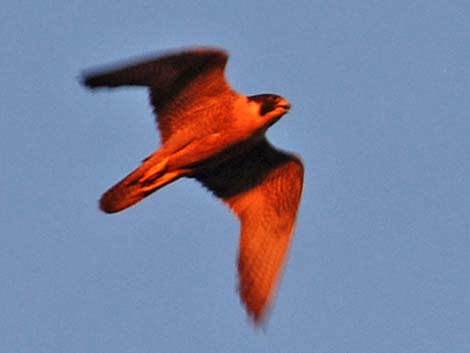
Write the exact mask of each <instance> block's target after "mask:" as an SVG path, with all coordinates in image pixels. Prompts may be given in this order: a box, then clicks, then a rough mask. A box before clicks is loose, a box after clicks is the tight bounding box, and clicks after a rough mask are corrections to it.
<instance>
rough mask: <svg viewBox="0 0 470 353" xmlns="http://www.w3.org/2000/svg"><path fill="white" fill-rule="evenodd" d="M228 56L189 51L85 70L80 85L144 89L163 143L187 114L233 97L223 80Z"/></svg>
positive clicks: (230, 89) (206, 50) (182, 123)
mask: <svg viewBox="0 0 470 353" xmlns="http://www.w3.org/2000/svg"><path fill="white" fill-rule="evenodd" d="M227 60H228V55H227V53H226V52H225V51H223V50H219V49H209V48H201V49H192V50H187V51H183V52H179V53H170V54H167V55H163V56H157V57H150V58H146V59H143V60H140V61H137V62H134V63H127V64H118V65H113V66H112V67H108V68H105V69H98V70H93V71H87V72H85V73H84V74H83V84H84V85H86V86H87V87H89V88H99V87H109V88H112V87H118V86H147V87H149V88H150V97H151V102H152V105H153V107H154V111H155V113H156V115H157V121H158V126H159V129H160V132H161V135H162V140H163V142H165V141H166V140H167V139H168V137H169V136H171V134H172V133H173V132H174V131H175V130H176V129H178V128H179V126H180V125H184V121H182V120H184V118H185V117H186V116H187V114H183V112H191V111H194V110H197V109H198V107H204V106H205V105H207V102H208V101H210V100H211V99H212V98H213V97H220V96H221V95H224V94H233V90H232V88H231V87H230V85H229V84H228V83H227V81H226V79H225V73H224V70H225V65H226V63H227Z"/></svg>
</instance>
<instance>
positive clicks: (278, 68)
mask: <svg viewBox="0 0 470 353" xmlns="http://www.w3.org/2000/svg"><path fill="white" fill-rule="evenodd" d="M200 44H202V45H212V46H220V47H223V48H226V49H227V50H228V51H229V52H230V53H231V59H230V61H229V65H228V69H227V74H228V77H229V80H230V82H231V83H232V85H233V86H234V87H235V88H236V89H237V90H239V91H240V92H244V93H246V94H257V93H264V92H275V93H278V94H281V95H283V96H285V97H287V98H288V99H289V100H290V101H291V102H292V104H293V109H292V110H291V112H290V113H289V114H288V115H286V116H285V117H284V118H283V119H282V120H280V121H279V122H278V123H277V124H276V125H274V126H273V127H272V128H271V130H270V131H269V134H268V136H269V138H270V140H271V141H272V143H273V144H274V145H276V146H278V147H280V148H283V149H286V150H290V151H294V152H296V153H299V154H300V155H301V156H302V158H303V160H304V163H305V168H306V175H305V186H304V195H303V201H302V206H301V210H300V215H299V220H298V224H297V232H296V235H295V240H294V243H293V247H292V249H291V254H290V258H289V262H288V265H287V267H286V271H285V275H284V279H283V281H282V284H281V288H280V292H279V295H278V298H277V301H276V304H275V307H274V311H273V313H272V315H271V318H270V322H269V325H268V327H267V329H266V331H264V332H263V331H260V332H259V331H255V330H253V328H252V326H251V325H250V324H249V322H248V321H247V319H246V314H245V312H244V310H243V308H242V306H241V304H240V302H239V299H238V296H237V293H236V291H235V284H236V272H235V259H236V253H237V245H238V223H237V221H236V219H235V218H234V217H233V216H232V215H231V214H230V212H229V210H228V209H227V208H226V207H224V205H223V204H222V203H221V202H219V201H218V200H216V199H215V198H213V197H212V196H211V195H210V194H209V193H208V192H207V191H206V190H204V189H203V187H201V186H200V185H198V184H197V183H196V182H194V181H191V180H182V181H178V182H177V183H175V184H173V185H170V186H168V187H166V188H165V189H162V190H161V191H159V192H158V193H156V194H154V195H153V196H152V197H151V198H149V199H147V200H145V201H144V202H142V203H140V204H139V205H137V206H136V207H133V208H131V209H129V210H127V211H126V212H123V213H120V214H117V215H112V216H109V215H105V214H103V213H101V212H99V211H98V209H97V200H98V199H99V197H100V195H101V193H102V192H104V191H105V190H106V189H107V188H108V187H109V186H111V185H112V184H113V183H114V182H115V181H117V180H119V179H120V178H121V177H122V176H124V175H126V174H127V172H129V171H130V170H132V169H134V168H135V167H136V166H137V165H138V164H139V162H140V160H141V159H142V158H144V157H146V156H147V155H148V154H149V153H151V152H152V151H153V150H154V149H155V148H156V147H157V146H158V138H157V135H156V133H155V124H154V121H153V116H152V114H151V109H150V107H149V105H148V98H147V94H146V92H145V90H142V89H135V88H134V89H122V90H118V91H113V92H100V93H97V94H93V93H91V92H89V91H86V90H85V89H83V88H82V87H81V86H80V85H79V83H78V81H77V77H78V76H79V74H80V72H81V70H83V69H87V68H90V67H93V66H96V65H100V64H105V63H109V62H113V61H115V60H119V59H125V58H127V57H132V56H135V55H140V54H146V53H149V52H153V51H158V50H165V49H169V48H178V47H182V46H192V45H200ZM0 48H1V53H2V55H0V77H1V79H2V84H1V86H0V149H1V151H2V153H1V154H0V168H1V173H0V239H1V246H0V283H1V290H0V303H1V304H0V346H1V347H2V351H5V352H19V353H29V352H34V353H42V352H44V353H55V352H57V353H59V352H60V353H64V352H67V353H75V352H77V353H78V352H87V353H94V352H96V353H98V352H100V353H101V352H114V353H124V352H240V351H247V352H296V353H301V352H318V353H330V352H331V353H333V352H334V353H337V352H338V353H341V352H344V353H351V352H358V353H377V352H380V353H388V352H390V353H396V352H407V353H408V352H423V353H424V352H426V353H433V352H436V353H442V352H447V353H454V352H455V353H460V352H466V351H470V338H469V337H470V336H469V335H468V331H469V327H470V299H469V298H470V296H469V292H470V260H469V259H470V220H469V215H470V186H469V185H470V183H469V179H470V178H469V177H470V165H469V159H470V142H469V137H468V135H469V132H470V119H469V112H470V99H469V92H470V64H469V63H470V4H469V3H468V2H465V1H433V2H430V1H401V0H399V1H372V0H366V1H361V2H343V1H299V2H295V3H293V2H290V1H289V2H288V1H280V2H277V3H275V2H272V1H257V2H247V1H238V2H232V3H224V2H220V1H198V2H191V3H184V2H181V1H174V0H172V1H153V2H150V1H119V2H116V1H102V2H100V3H99V4H96V3H95V2H91V1H90V2H86V1H69V2H67V3H64V2H62V1H47V0H46V1H42V2H35V3H33V2H27V1H14V2H13V1H6V2H4V3H2V11H1V13H0Z"/></svg>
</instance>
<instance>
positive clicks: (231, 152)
mask: <svg viewBox="0 0 470 353" xmlns="http://www.w3.org/2000/svg"><path fill="white" fill-rule="evenodd" d="M227 60H228V56H227V54H226V53H225V52H224V51H222V50H219V49H193V50H187V51H183V52H179V53H172V54H167V55H163V56H157V57H156V58H148V59H145V60H142V61H140V62H137V63H133V64H130V65H129V64H126V65H120V66H117V67H114V68H108V69H104V70H99V71H94V72H88V73H85V75H84V79H83V83H84V84H85V85H86V86H88V87H90V88H97V87H118V86H129V85H131V86H132V85H134V86H146V87H148V88H149V89H150V98H151V102H152V105H153V107H154V111H155V113H156V116H157V122H158V126H159V130H160V134H161V138H162V146H161V147H160V148H159V149H158V150H156V151H155V152H154V153H153V154H152V155H151V156H150V157H148V158H146V159H145V160H144V161H143V162H142V164H141V165H140V166H139V167H138V168H137V169H136V170H135V171H133V172H132V173H130V174H129V175H128V176H126V177H125V178H124V179H123V180H121V181H120V182H119V183H117V184H116V185H115V186H113V187H112V188H111V189H109V190H108V191H107V192H106V193H105V194H104V195H103V197H102V198H101V200H100V207H101V209H102V210H103V211H104V212H107V213H114V212H119V211H121V210H123V209H125V208H127V207H130V206H132V205H134V204H135V203H137V202H139V201H141V200H142V199H143V198H145V197H146V196H148V195H150V194H151V193H153V192H154V191H156V190H158V189H159V188H161V187H163V186H165V185H167V184H168V183H171V182H173V181H175V180H177V179H179V178H181V177H190V178H195V179H197V180H199V181H200V182H201V183H202V184H203V185H205V186H206V187H207V188H208V189H209V190H211V191H212V192H213V193H214V194H215V195H216V196H218V197H219V198H221V199H223V200H224V201H225V202H226V203H227V204H228V205H229V206H230V208H231V209H232V210H233V211H234V212H235V214H236V215H237V216H238V218H239V219H240V222H241V237H240V253H239V260H238V271H239V286H238V288H239V292H240V296H241V298H242V300H243V302H244V303H245V305H246V307H247V311H248V313H249V314H250V315H251V316H252V318H253V319H254V322H255V323H257V324H259V323H261V322H262V321H263V319H264V317H265V314H266V312H267V310H268V308H269V306H270V303H271V302H272V299H273V296H274V294H275V291H276V287H277V284H278V281H279V278H280V275H281V273H282V268H283V264H284V262H285V260H286V256H287V253H288V250H289V246H290V243H291V239H292V234H293V229H294V224H295V220H296V216H297V209H298V206H299V203H300V197H301V193H302V184H303V166H302V162H301V161H300V159H299V158H297V157H296V156H294V155H292V154H289V153H285V152H281V151H279V150H277V149H275V148H274V147H272V146H271V145H270V144H269V142H268V141H267V140H266V138H265V132H266V130H267V129H268V128H269V127H270V126H271V125H272V124H274V123H275V122H276V121H277V120H278V119H280V118H281V117H282V115H284V114H285V113H286V112H287V111H288V110H289V108H290V104H289V102H288V101H287V100H285V99H284V98H282V97H280V96H277V95H272V94H266V95H258V96H251V97H247V96H244V95H241V94H239V93H237V92H235V91H234V90H233V89H232V88H231V87H230V85H229V84H228V83H227V81H226V79H225V74H224V70H225V64H226V62H227Z"/></svg>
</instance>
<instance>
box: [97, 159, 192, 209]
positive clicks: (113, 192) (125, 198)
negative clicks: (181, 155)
mask: <svg viewBox="0 0 470 353" xmlns="http://www.w3.org/2000/svg"><path fill="white" fill-rule="evenodd" d="M167 163H168V158H163V159H162V158H158V156H157V155H153V156H151V157H149V158H147V159H146V160H144V161H143V163H142V165H141V166H140V167H138V168H137V169H135V170H134V171H133V172H131V173H130V174H129V175H128V176H126V177H125V178H124V179H122V180H121V181H120V182H119V183H117V184H116V185H114V186H113V187H112V188H110V189H109V190H108V191H106V192H105V193H104V194H103V196H102V197H101V199H100V208H101V210H102V211H104V212H106V213H115V212H119V211H122V210H124V209H126V208H128V207H130V206H132V205H134V204H136V203H137V202H139V201H141V200H142V199H144V198H145V197H147V196H148V195H150V194H151V193H153V192H155V191H157V190H158V189H160V188H161V187H163V186H165V185H167V184H169V183H171V182H173V181H175V180H176V179H178V178H180V177H182V176H183V175H184V174H185V171H184V170H176V171H168V170H167Z"/></svg>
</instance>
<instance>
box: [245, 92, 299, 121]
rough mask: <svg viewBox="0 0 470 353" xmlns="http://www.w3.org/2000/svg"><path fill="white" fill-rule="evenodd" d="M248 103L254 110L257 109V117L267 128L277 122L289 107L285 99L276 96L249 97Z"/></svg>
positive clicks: (259, 95) (260, 95)
mask: <svg viewBox="0 0 470 353" xmlns="http://www.w3.org/2000/svg"><path fill="white" fill-rule="evenodd" d="M248 102H249V104H250V105H252V106H253V107H254V109H257V113H258V115H259V116H260V117H261V119H263V121H264V123H265V124H266V126H267V127H269V126H271V125H272V124H274V123H275V122H276V121H278V120H279V119H280V118H281V117H282V116H283V115H284V114H286V113H287V112H288V111H289V109H290V107H291V105H290V103H289V101H288V100H287V99H285V98H283V97H281V96H278V95H276V94H258V95H256V96H250V97H248Z"/></svg>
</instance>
